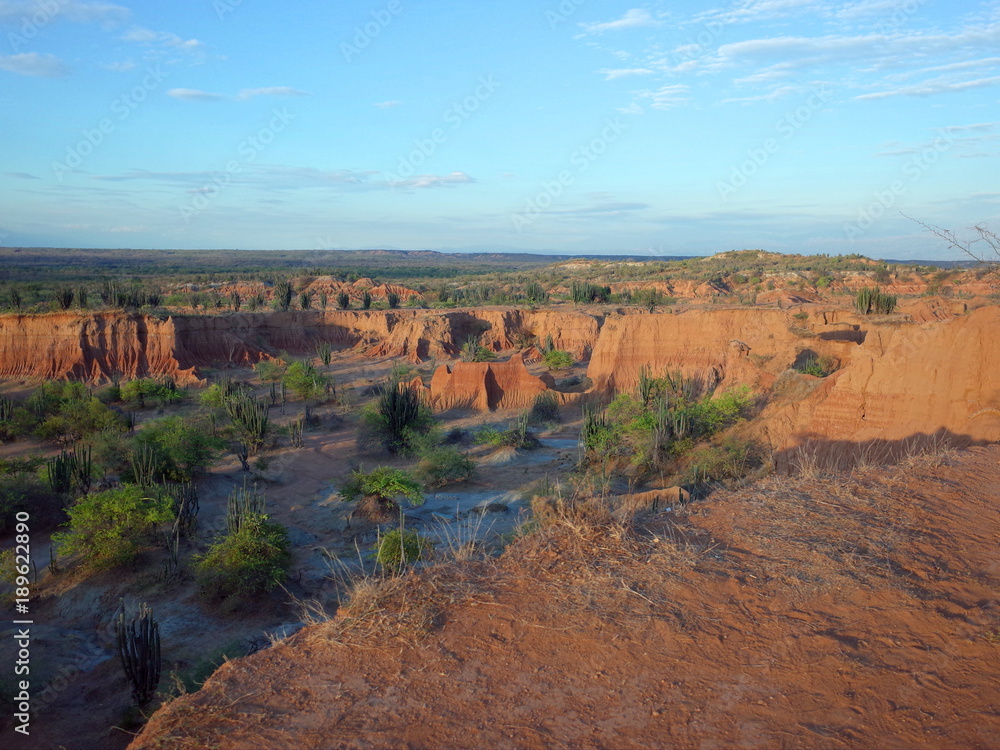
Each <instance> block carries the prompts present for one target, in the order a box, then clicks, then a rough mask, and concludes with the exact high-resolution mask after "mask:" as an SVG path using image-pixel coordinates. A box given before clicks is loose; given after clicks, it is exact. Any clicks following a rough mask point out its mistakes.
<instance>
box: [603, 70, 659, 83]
mask: <svg viewBox="0 0 1000 750" xmlns="http://www.w3.org/2000/svg"><path fill="white" fill-rule="evenodd" d="M597 72H598V73H601V74H603V75H604V80H605V81H614V80H615V79H616V78H625V77H626V76H648V75H652V74H653V71H652V70H650V69H649V68H611V69H609V68H603V69H601V70H599V71H597Z"/></svg>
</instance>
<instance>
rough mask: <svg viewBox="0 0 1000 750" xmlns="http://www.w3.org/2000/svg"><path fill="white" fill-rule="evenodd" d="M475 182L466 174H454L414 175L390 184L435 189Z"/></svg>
mask: <svg viewBox="0 0 1000 750" xmlns="http://www.w3.org/2000/svg"><path fill="white" fill-rule="evenodd" d="M472 182H475V180H474V179H473V178H472V177H470V176H469V175H467V174H466V173H465V172H452V173H451V174H446V175H435V174H421V175H414V176H413V177H409V178H407V179H405V180H394V181H391V182H390V183H389V184H390V185H391V186H392V187H410V188H434V187H448V186H450V185H465V184H469V183H472Z"/></svg>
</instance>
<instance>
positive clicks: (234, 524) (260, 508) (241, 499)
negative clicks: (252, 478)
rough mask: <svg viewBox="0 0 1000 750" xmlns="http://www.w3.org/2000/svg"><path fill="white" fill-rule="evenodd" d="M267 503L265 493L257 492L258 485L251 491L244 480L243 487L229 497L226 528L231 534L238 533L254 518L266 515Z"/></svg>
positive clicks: (237, 488)
mask: <svg viewBox="0 0 1000 750" xmlns="http://www.w3.org/2000/svg"><path fill="white" fill-rule="evenodd" d="M265 503H266V500H265V498H264V493H262V492H257V485H256V484H255V485H254V486H253V488H252V489H251V488H250V487H248V486H247V480H246V479H244V480H243V486H242V487H235V488H234V489H233V492H232V494H231V495H230V496H229V503H228V504H227V507H226V528H227V529H228V531H229V533H230V534H235V533H236V532H238V531H239V530H240V529H241V528H242V527H243V524H245V523H246V522H247V519H249V518H251V517H252V516H262V515H264V507H265Z"/></svg>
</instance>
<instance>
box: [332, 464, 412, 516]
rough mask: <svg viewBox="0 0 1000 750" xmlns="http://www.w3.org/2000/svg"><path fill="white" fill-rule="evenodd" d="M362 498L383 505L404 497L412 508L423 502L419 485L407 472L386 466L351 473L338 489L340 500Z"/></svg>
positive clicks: (348, 500)
mask: <svg viewBox="0 0 1000 750" xmlns="http://www.w3.org/2000/svg"><path fill="white" fill-rule="evenodd" d="M363 497H373V498H375V499H377V500H379V501H381V502H384V503H390V502H392V501H393V499H394V498H396V497H405V498H406V499H407V500H409V501H410V505H412V506H414V507H416V506H418V505H423V502H424V493H423V488H422V487H421V486H420V483H419V482H418V481H417V480H416V479H414V478H413V477H411V476H410V475H409V474H408V473H407V472H405V471H402V470H401V469H392V468H390V467H388V466H380V467H379V468H377V469H373V470H372V471H369V472H362V471H357V470H355V471H353V472H351V476H350V479H348V480H347V482H346V483H345V484H344V486H343V487H341V488H340V498H341V500H343V501H344V502H351V501H352V500H358V499H361V498H363Z"/></svg>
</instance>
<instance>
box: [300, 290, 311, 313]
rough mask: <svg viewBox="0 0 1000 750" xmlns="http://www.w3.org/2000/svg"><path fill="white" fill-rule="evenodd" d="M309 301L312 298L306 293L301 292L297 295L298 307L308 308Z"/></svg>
mask: <svg viewBox="0 0 1000 750" xmlns="http://www.w3.org/2000/svg"><path fill="white" fill-rule="evenodd" d="M311 301H312V298H311V297H310V296H309V294H308V293H306V292H302V293H301V294H300V295H299V307H301V308H302V309H303V310H308V309H309V304H310V302H311Z"/></svg>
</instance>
